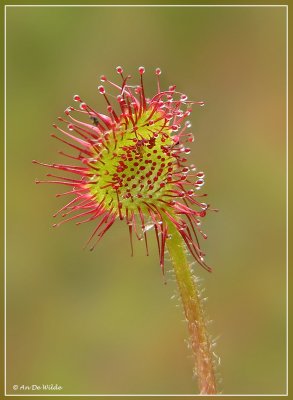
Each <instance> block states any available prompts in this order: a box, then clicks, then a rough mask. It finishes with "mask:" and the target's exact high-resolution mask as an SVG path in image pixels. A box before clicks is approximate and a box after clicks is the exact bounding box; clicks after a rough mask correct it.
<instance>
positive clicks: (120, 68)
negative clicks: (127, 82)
mask: <svg viewBox="0 0 293 400" xmlns="http://www.w3.org/2000/svg"><path fill="white" fill-rule="evenodd" d="M116 71H117V74H122V73H123V68H122V67H121V66H120V65H118V67H116Z"/></svg>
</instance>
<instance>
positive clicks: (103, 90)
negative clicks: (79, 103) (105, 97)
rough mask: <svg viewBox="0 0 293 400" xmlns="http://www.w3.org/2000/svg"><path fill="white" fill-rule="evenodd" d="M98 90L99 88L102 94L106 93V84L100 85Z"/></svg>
mask: <svg viewBox="0 0 293 400" xmlns="http://www.w3.org/2000/svg"><path fill="white" fill-rule="evenodd" d="M98 90H99V92H100V93H101V94H105V93H106V90H105V88H104V86H102V85H100V86H98Z"/></svg>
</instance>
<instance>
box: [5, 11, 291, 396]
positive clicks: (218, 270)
mask: <svg viewBox="0 0 293 400" xmlns="http://www.w3.org/2000/svg"><path fill="white" fill-rule="evenodd" d="M285 21H286V10H285V8H284V7H274V8H273V7H238V8H233V7H232V8H231V7H228V8H227V7H225V8H217V7H192V8H183V7H182V8H180V7H177V8H145V7H144V8H138V7H136V8H119V7H112V8H105V7H99V8H98V7H91V8H80V7H79V8H72V7H69V8H64V7H63V8H57V7H51V8H42V7H29V8H23V7H17V8H16V7H9V8H8V9H7V385H8V386H7V387H8V393H13V389H12V386H13V385H14V384H16V385H22V384H24V385H32V384H36V385H41V384H50V383H57V384H59V385H61V386H63V390H62V393H63V394H73V393H75V394H81V393H83V394H102V393H104V394H109V393H114V394H115V393H125V394H127V393H129V394H133V393H141V394H152V393H153V394H154V393H157V394H162V393H165V394H168V393H174V394H177V393H182V394H184V393H197V385H196V379H194V378H193V376H192V366H193V361H192V357H191V351H190V350H189V349H188V347H187V345H186V342H185V340H186V339H187V326H186V323H185V322H184V316H183V312H182V308H181V306H180V305H179V304H180V302H179V300H178V299H177V293H176V283H175V282H174V277H173V275H172V273H170V272H168V271H171V266H170V265H169V264H168V263H167V273H166V275H165V278H164V277H163V275H162V272H161V270H160V267H159V260H158V254H157V244H156V242H155V237H154V232H151V235H150V236H149V240H150V256H149V257H147V256H146V255H145V247H144V243H143V242H138V241H136V242H135V246H134V247H135V255H134V257H131V256H130V243H129V238H128V230H127V226H126V224H125V223H124V222H120V221H118V222H117V223H115V224H114V226H113V227H112V228H111V230H110V231H109V232H107V234H106V235H105V237H104V238H103V240H102V241H100V242H99V244H98V246H97V247H96V249H95V251H93V252H90V251H89V250H88V249H86V250H83V245H84V243H85V242H86V240H87V239H88V237H89V236H90V234H91V232H92V230H93V229H94V227H95V224H94V223H93V224H84V225H81V226H79V227H76V226H75V224H74V223H68V224H64V225H63V226H61V227H60V228H58V229H54V228H52V224H53V223H54V222H56V221H55V220H54V218H53V216H52V215H53V213H54V212H55V211H56V210H57V209H59V208H60V207H61V206H62V205H64V204H65V201H66V199H65V198H62V197H61V198H56V197H55V194H56V193H60V192H62V191H65V190H63V187H61V186H60V185H58V186H57V185H42V186H41V185H35V183H34V180H35V178H38V179H45V175H46V173H48V172H52V171H49V170H46V169H45V168H43V167H40V166H36V165H33V164H32V160H33V159H37V160H39V161H43V162H49V163H50V162H57V161H61V160H62V157H61V156H60V155H59V154H58V153H57V152H58V151H59V150H63V151H67V150H68V149H67V148H66V146H65V145H64V146H63V144H62V143H60V142H57V141H56V140H54V139H52V138H50V136H49V135H50V134H51V133H54V129H53V128H52V123H55V122H56V118H57V117H58V116H62V115H63V110H65V108H66V107H67V106H69V105H75V104H76V103H74V102H73V100H72V96H73V95H75V94H79V95H80V96H81V97H82V99H84V100H85V101H86V102H87V103H88V104H90V105H91V106H93V107H94V108H96V109H97V110H99V111H101V112H103V111H105V102H104V99H103V96H101V95H100V94H99V93H98V91H97V85H98V84H99V82H98V78H99V76H100V75H101V74H105V75H107V76H108V78H109V79H111V78H112V79H113V80H115V81H117V82H118V81H120V80H119V78H120V77H119V76H118V75H117V73H116V71H115V67H116V66H117V65H122V66H123V67H124V70H125V71H126V72H127V73H130V74H132V76H133V82H134V84H136V83H137V82H138V73H137V68H138V67H139V66H140V65H143V66H145V68H146V73H145V75H144V77H145V84H146V92H147V95H149V96H151V95H152V94H153V93H154V92H155V90H156V83H155V74H154V69H155V68H156V67H158V66H159V67H161V69H162V75H161V78H162V87H164V88H168V87H169V85H173V84H176V85H177V89H178V90H179V91H181V92H183V93H186V94H187V95H188V96H189V98H190V99H192V100H205V101H206V105H205V107H198V106H195V107H194V109H193V113H192V116H191V122H192V131H193V133H194V134H195V141H194V143H192V152H191V154H190V155H189V156H188V157H189V163H194V164H196V166H197V167H198V170H199V171H200V170H203V171H205V173H206V185H205V186H204V188H203V189H202V191H203V192H206V193H208V202H209V203H211V204H212V206H213V207H214V208H218V209H220V212H218V213H215V212H210V213H208V216H207V217H206V218H205V219H204V220H203V230H204V231H205V232H206V233H207V234H208V235H209V238H208V240H206V241H204V243H202V246H203V248H204V249H205V250H206V253H207V258H206V260H207V262H208V263H209V264H210V265H211V266H213V267H214V269H213V272H212V274H209V273H208V272H206V271H204V270H202V269H201V268H200V267H199V266H196V267H195V271H196V274H197V275H198V276H199V277H201V278H202V279H203V283H202V285H203V287H205V288H206V291H205V293H204V294H203V297H208V301H207V303H206V305H205V307H206V313H207V315H208V317H209V319H211V320H213V323H211V324H210V325H209V329H210V332H211V335H212V337H213V338H215V339H216V347H215V352H216V354H217V355H218V356H219V357H220V361H221V362H220V366H219V367H218V368H217V372H218V373H219V375H220V377H221V378H222V382H221V383H219V390H220V391H222V392H223V393H226V394H229V393H236V394H252V393H255V394H281V393H284V392H285V390H286V382H285V375H286V368H285V367H286V346H285V332H286V324H285V302H286V301H285V300H286V295H285V289H286V276H285V275H286V274H285V271H286V268H285V176H286V175H285V174H286V171H285V151H286V143H285V142H286V132H285V93H286V82H285V67H286V65H285V53H286V43H285V34H286V27H285ZM110 93H112V94H117V92H115V91H114V90H112V91H111V90H110ZM68 161H70V160H68V159H65V158H64V159H63V162H64V163H68ZM65 189H66V188H65ZM164 280H166V281H167V284H166V285H165V284H164ZM174 293H175V294H176V297H175V298H174V299H173V300H171V297H172V296H173V295H174Z"/></svg>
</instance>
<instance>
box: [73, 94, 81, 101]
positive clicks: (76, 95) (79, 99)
mask: <svg viewBox="0 0 293 400" xmlns="http://www.w3.org/2000/svg"><path fill="white" fill-rule="evenodd" d="M73 100H74V101H81V98H80V97H79V95H78V94H75V95H74V96H73Z"/></svg>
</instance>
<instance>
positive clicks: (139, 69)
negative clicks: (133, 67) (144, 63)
mask: <svg viewBox="0 0 293 400" xmlns="http://www.w3.org/2000/svg"><path fill="white" fill-rule="evenodd" d="M138 72H139V73H140V75H142V74H144V73H145V68H144V67H139V68H138Z"/></svg>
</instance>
